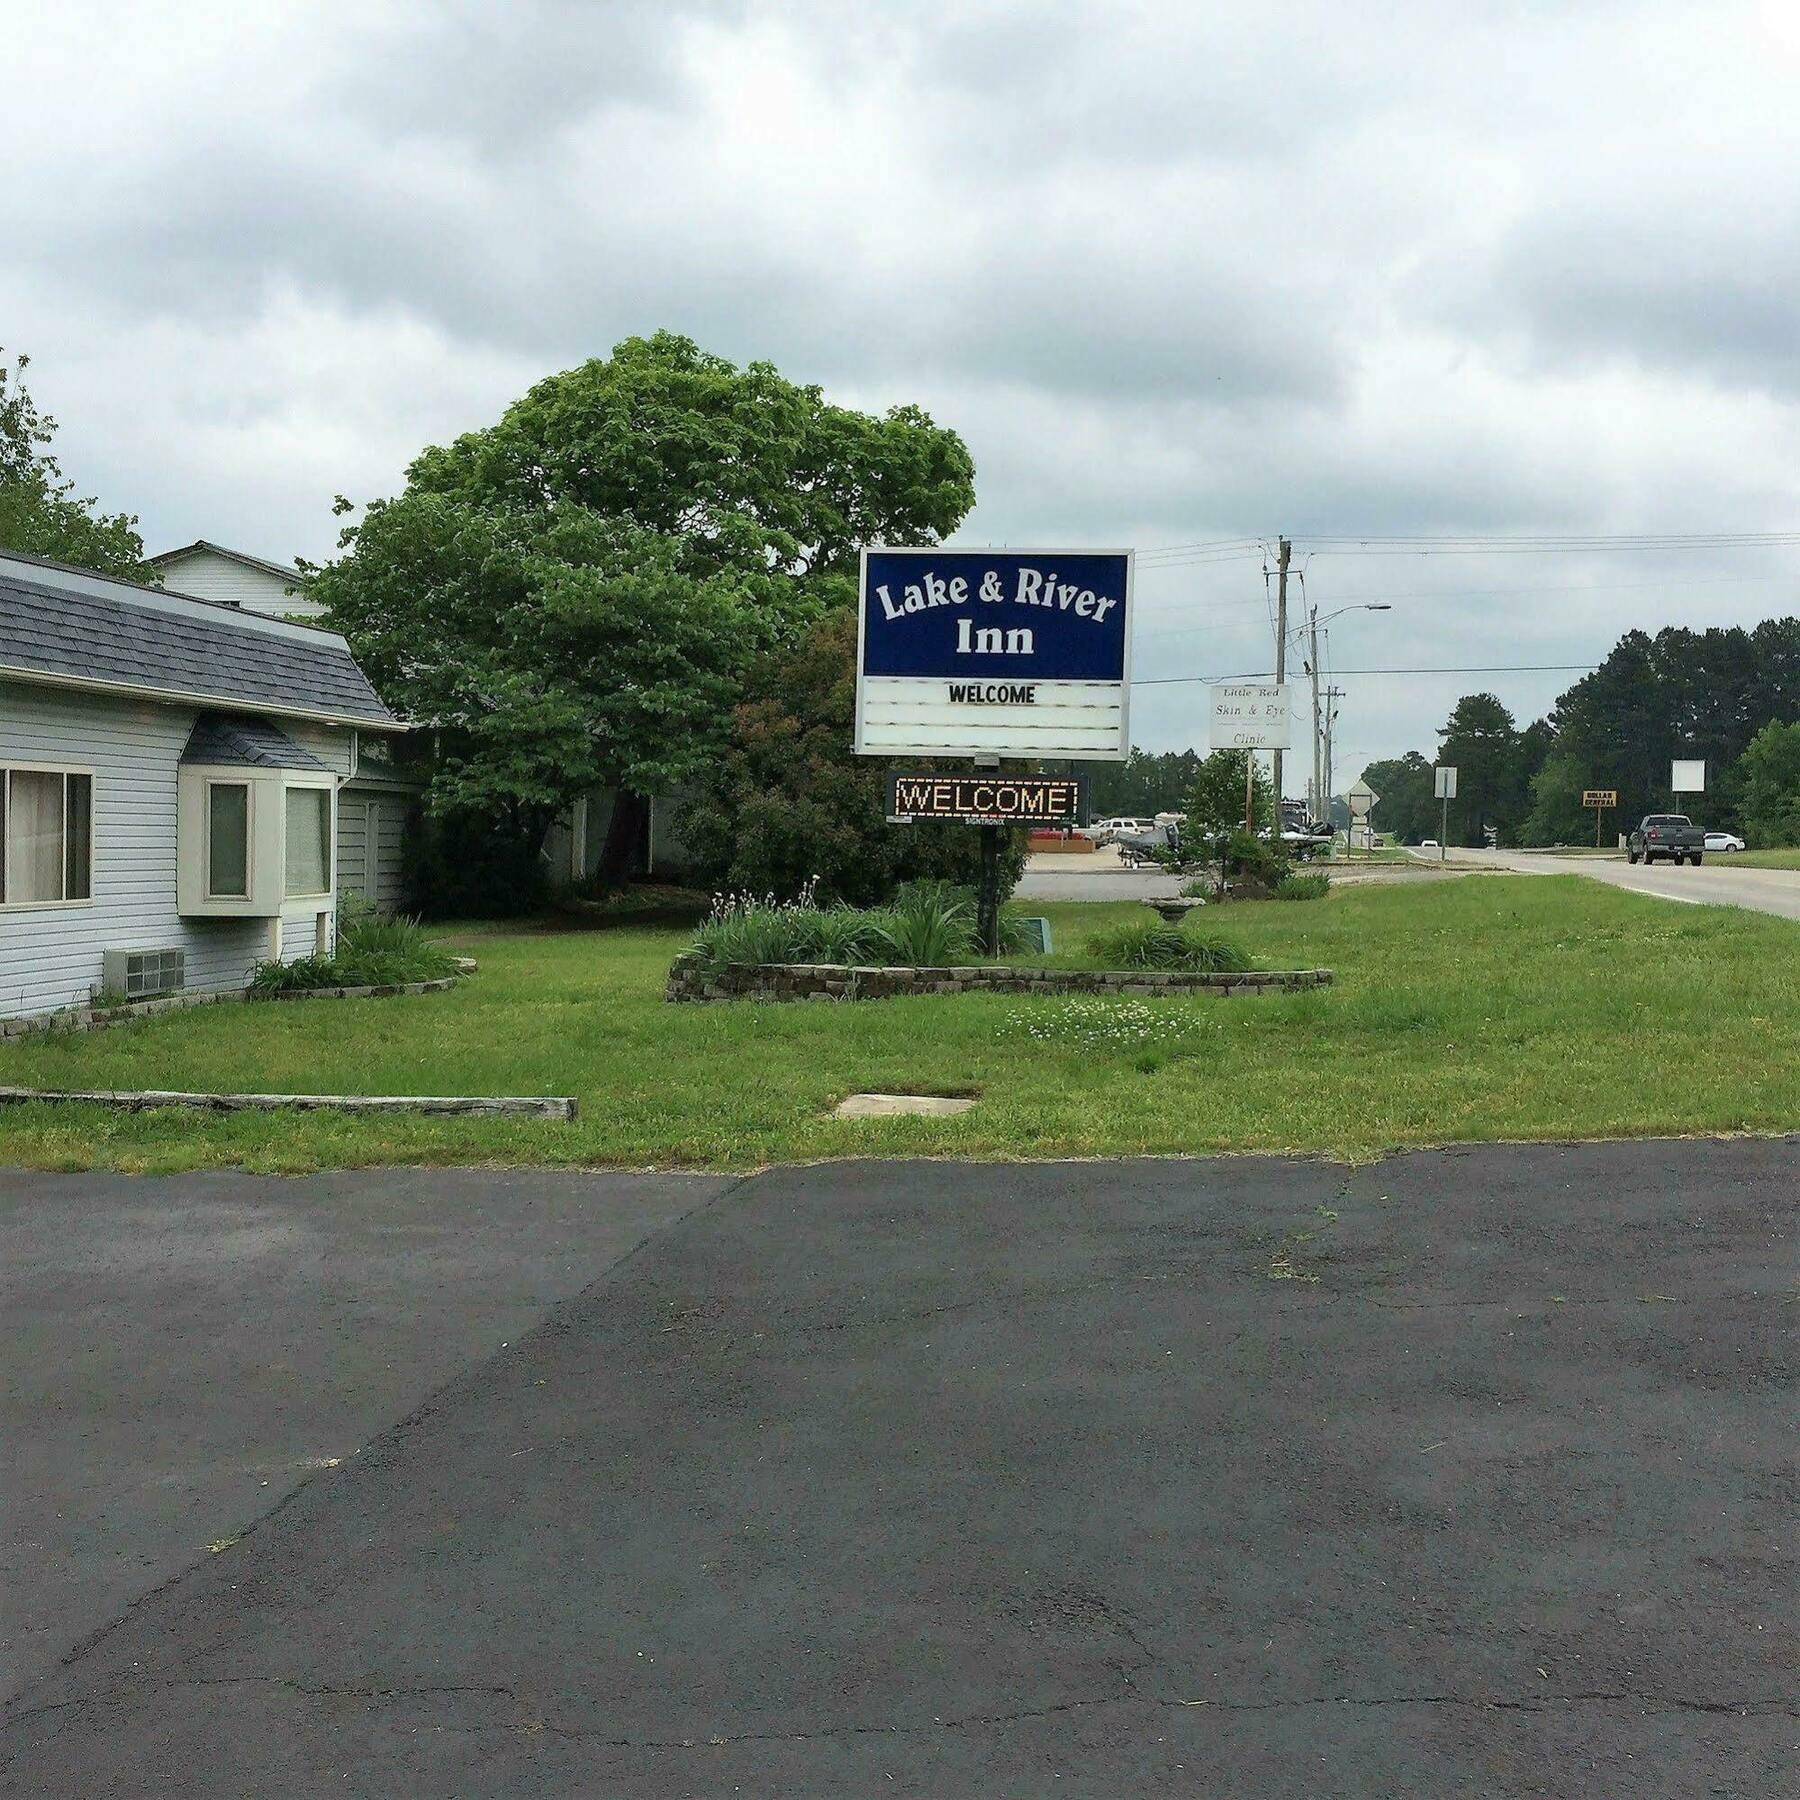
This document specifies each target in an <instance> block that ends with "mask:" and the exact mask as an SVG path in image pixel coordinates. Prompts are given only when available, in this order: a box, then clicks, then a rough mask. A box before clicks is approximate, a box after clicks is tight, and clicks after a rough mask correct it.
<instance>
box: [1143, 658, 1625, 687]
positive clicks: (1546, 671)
mask: <svg viewBox="0 0 1800 1800" xmlns="http://www.w3.org/2000/svg"><path fill="white" fill-rule="evenodd" d="M1599 666H1600V665H1599V664H1598V663H1471V664H1467V665H1464V666H1462V667H1458V668H1429V669H1424V668H1415V669H1333V670H1332V671H1331V676H1332V679H1333V680H1334V681H1335V680H1337V679H1338V678H1339V677H1341V676H1344V675H1563V674H1568V673H1570V672H1571V671H1579V672H1581V673H1582V674H1589V675H1591V674H1592V673H1593V672H1594V670H1595V669H1597V668H1599ZM1268 679H1270V671H1269V670H1267V669H1245V670H1242V671H1241V672H1240V673H1238V674H1236V675H1140V676H1134V677H1133V678H1132V682H1131V685H1132V686H1133V687H1173V686H1176V685H1179V684H1181V683H1184V682H1193V681H1200V682H1207V681H1267V680H1268Z"/></svg>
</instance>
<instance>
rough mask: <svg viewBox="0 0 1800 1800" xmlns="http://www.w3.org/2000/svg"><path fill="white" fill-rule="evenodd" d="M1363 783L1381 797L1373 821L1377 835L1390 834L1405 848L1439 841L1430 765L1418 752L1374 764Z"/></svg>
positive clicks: (1372, 816) (1366, 773)
mask: <svg viewBox="0 0 1800 1800" xmlns="http://www.w3.org/2000/svg"><path fill="white" fill-rule="evenodd" d="M1363 780H1365V781H1366V782H1367V783H1368V784H1369V786H1370V787H1372V788H1373V789H1374V790H1375V792H1376V793H1377V794H1379V795H1380V796H1381V797H1380V799H1379V800H1377V801H1376V802H1375V810H1374V812H1373V813H1371V814H1370V821H1371V823H1372V824H1373V825H1374V826H1375V829H1376V830H1377V831H1381V832H1388V833H1391V834H1392V835H1393V836H1394V837H1396V838H1398V839H1399V840H1400V841H1401V842H1402V843H1405V844H1416V843H1417V842H1418V841H1419V840H1420V839H1421V838H1427V837H1436V836H1437V829H1438V811H1437V802H1436V801H1435V800H1433V799H1432V797H1431V794H1432V783H1431V762H1430V760H1429V759H1428V758H1426V757H1423V756H1421V755H1420V754H1419V752H1418V751H1417V750H1409V751H1407V753H1406V754H1405V755H1404V756H1396V757H1390V758H1388V759H1386V760H1385V761H1382V762H1372V763H1370V764H1369V766H1368V767H1367V768H1366V769H1364V770H1363Z"/></svg>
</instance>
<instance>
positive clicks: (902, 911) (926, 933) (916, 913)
mask: <svg viewBox="0 0 1800 1800" xmlns="http://www.w3.org/2000/svg"><path fill="white" fill-rule="evenodd" d="M875 936H876V939H877V941H878V942H879V943H881V944H883V945H885V946H886V947H887V949H888V950H890V951H891V952H892V953H893V958H894V961H895V962H896V963H908V964H911V965H913V966H914V967H921V968H943V967H945V966H947V965H948V964H951V963H961V962H967V961H968V960H969V959H970V958H971V957H972V956H973V955H974V954H975V915H974V913H973V911H972V910H971V909H970V907H969V905H968V903H967V902H966V901H964V900H960V899H956V898H954V897H953V896H952V894H950V893H947V892H937V891H933V890H932V889H931V888H929V887H927V886H926V885H925V884H924V883H921V884H919V886H918V887H917V888H915V889H913V890H912V891H910V892H907V891H903V892H902V893H901V895H900V897H899V898H898V899H897V900H896V901H895V902H894V904H893V906H892V907H891V908H890V909H889V910H888V911H887V912H886V913H885V914H881V915H877V922H876V925H875Z"/></svg>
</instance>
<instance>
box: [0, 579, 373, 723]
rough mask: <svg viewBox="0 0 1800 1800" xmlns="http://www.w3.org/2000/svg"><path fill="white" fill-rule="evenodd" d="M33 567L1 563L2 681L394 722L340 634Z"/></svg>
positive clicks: (346, 719) (354, 720)
mask: <svg viewBox="0 0 1800 1800" xmlns="http://www.w3.org/2000/svg"><path fill="white" fill-rule="evenodd" d="M24 566H25V565H23V564H21V563H19V562H13V563H11V565H10V566H5V565H0V675H4V674H8V673H15V674H20V675H24V676H26V677H27V678H29V676H31V675H33V674H38V675H47V676H51V677H61V678H65V679H68V680H72V681H76V682H86V683H97V684H100V685H102V686H111V687H131V688H136V689H139V690H149V691H151V692H155V693H166V694H168V695H169V696H170V698H172V699H173V698H182V699H200V700H210V701H214V702H223V703H225V704H226V705H228V706H241V707H253V708H254V709H255V710H257V711H258V712H270V713H275V714H282V713H286V714H290V715H293V716H296V717H321V716H322V717H325V718H331V719H339V720H343V721H344V722H346V723H350V724H368V725H391V724H392V723H394V718H393V715H392V714H391V713H390V712H389V711H388V709H387V708H386V707H385V706H383V705H382V703H381V700H380V697H379V696H378V695H377V694H376V692H375V690H374V689H373V688H372V687H370V685H369V681H368V677H367V676H365V675H364V674H363V672H362V670H361V669H359V668H358V667H357V666H356V659H355V658H354V657H353V656H352V655H351V654H350V651H349V648H348V646H347V645H346V644H345V643H344V640H343V639H342V638H341V637H339V636H338V635H337V634H336V633H335V632H329V631H312V630H306V629H304V628H300V627H293V626H280V625H274V624H273V623H271V625H270V626H268V627H263V626H261V625H257V624H253V623H251V622H250V621H249V618H248V616H247V615H243V614H239V613H237V612H236V611H235V610H234V609H232V608H230V607H224V606H212V605H209V604H208V603H206V602H204V601H198V600H185V599H180V598H177V597H174V596H165V595H162V594H160V593H153V591H152V590H148V589H140V588H135V587H132V586H131V585H129V584H128V583H124V582H112V581H105V580H104V579H103V578H100V577H90V578H88V579H87V580H86V581H85V582H83V583H82V584H81V585H79V586H77V585H75V584H71V585H68V586H64V585H63V584H62V582H61V581H60V580H59V579H58V577H57V575H55V574H54V573H51V572H50V571H49V570H46V576H45V579H43V580H37V579H34V578H32V577H29V576H27V575H25V574H23V573H22V572H21V571H22V568H23V567H24ZM102 587H103V588H104V592H101V591H97V590H99V589H100V588H102ZM140 595H141V596H142V598H139V596H140Z"/></svg>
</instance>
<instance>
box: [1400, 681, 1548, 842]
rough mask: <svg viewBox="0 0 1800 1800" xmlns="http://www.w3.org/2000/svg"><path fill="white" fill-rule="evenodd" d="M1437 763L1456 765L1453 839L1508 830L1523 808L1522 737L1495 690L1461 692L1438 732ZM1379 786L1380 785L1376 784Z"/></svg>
mask: <svg viewBox="0 0 1800 1800" xmlns="http://www.w3.org/2000/svg"><path fill="white" fill-rule="evenodd" d="M1438 736H1439V738H1440V740H1441V741H1440V743H1439V745H1438V763H1439V765H1440V766H1443V765H1448V766H1450V767H1452V768H1454V769H1455V770H1456V772H1457V774H1456V798H1455V800H1453V801H1452V802H1451V804H1450V832H1451V835H1452V838H1453V840H1454V841H1456V842H1458V843H1463V844H1475V845H1479V844H1482V843H1484V842H1485V841H1486V838H1485V830H1484V828H1485V827H1487V826H1493V827H1495V828H1496V829H1497V830H1498V831H1499V832H1500V833H1501V835H1502V837H1503V838H1504V837H1506V836H1508V835H1510V833H1511V831H1512V828H1513V827H1514V826H1515V825H1516V824H1517V823H1518V821H1519V819H1520V816H1521V814H1522V811H1523V797H1524V796H1523V784H1522V782H1521V781H1520V778H1519V770H1520V756H1521V741H1520V734H1519V729H1518V727H1517V726H1516V725H1515V724H1514V723H1513V716H1512V714H1511V713H1510V712H1508V711H1507V709H1506V708H1505V707H1504V706H1503V705H1502V704H1501V703H1500V701H1499V699H1498V698H1497V697H1496V696H1494V695H1493V694H1465V695H1464V696H1463V697H1462V698H1461V699H1460V700H1459V701H1457V703H1456V705H1455V706H1454V707H1453V708H1452V709H1451V712H1450V717H1449V718H1448V719H1446V720H1445V722H1444V728H1443V730H1442V731H1440V732H1439V733H1438ZM1378 791H1379V790H1378Z"/></svg>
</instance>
